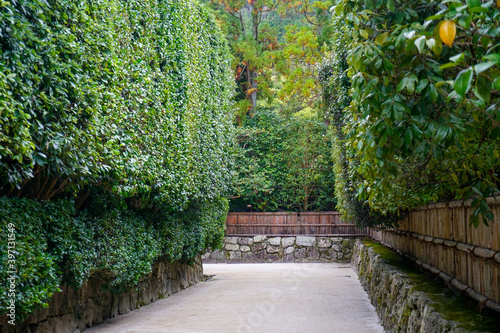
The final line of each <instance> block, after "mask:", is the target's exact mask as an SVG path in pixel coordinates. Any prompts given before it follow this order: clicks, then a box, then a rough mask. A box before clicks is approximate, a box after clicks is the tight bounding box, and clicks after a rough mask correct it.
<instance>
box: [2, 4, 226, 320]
mask: <svg viewBox="0 0 500 333" xmlns="http://www.w3.org/2000/svg"><path fill="white" fill-rule="evenodd" d="M230 63H231V57H230V55H229V52H228V48H227V45H226V41H225V37H224V36H223V35H222V34H221V32H220V29H219V27H218V25H217V23H216V21H215V19H214V17H213V15H212V13H211V12H210V11H209V10H207V9H206V8H205V7H204V6H203V5H200V4H199V3H198V2H196V1H188V0H127V1H126V0H92V1H90V0H89V1H75V0H12V1H1V0H0V228H1V231H0V262H1V263H2V272H1V273H0V287H1V290H0V303H1V306H0V313H5V305H6V303H5V302H6V300H7V288H6V287H7V283H8V282H7V280H6V278H7V276H6V274H7V273H6V272H7V269H6V267H3V265H7V261H6V260H7V259H8V252H7V245H6V241H7V239H8V235H9V234H10V231H9V225H10V223H12V225H14V226H15V228H14V229H15V230H13V231H15V236H16V251H17V252H16V255H15V256H16V265H17V268H18V276H17V283H18V287H19V290H18V291H19V292H18V293H17V294H16V305H17V311H16V313H17V315H18V318H19V316H21V317H22V316H25V315H26V314H29V313H30V312H32V311H33V310H34V309H35V308H36V307H38V306H41V305H44V304H46V301H47V300H48V299H49V298H50V297H51V295H52V294H53V293H54V292H56V291H57V290H58V288H59V285H60V284H61V283H66V284H71V285H73V286H75V287H78V286H80V285H81V284H82V283H83V282H84V281H85V280H86V279H88V278H89V277H90V276H93V275H99V277H100V278H103V279H105V280H107V281H108V282H109V283H108V284H109V287H110V288H114V289H121V288H123V287H126V286H130V285H133V284H135V283H136V282H137V281H138V280H139V279H140V277H141V276H143V275H144V274H147V273H149V272H150V271H151V268H152V264H153V262H154V261H155V260H156V259H157V258H158V257H161V256H164V257H166V258H168V259H169V260H171V261H175V260H181V261H184V262H192V261H193V260H194V258H195V256H196V255H197V254H199V253H200V252H201V251H203V249H205V248H206V247H208V246H210V247H213V248H216V247H218V246H220V245H221V240H222V237H223V231H224V230H223V227H224V222H225V215H226V213H227V210H228V204H227V202H226V200H225V199H221V198H222V195H223V193H224V192H225V191H226V190H227V189H228V186H229V184H230V181H231V179H230V178H231V168H232V164H233V162H232V157H231V153H230V151H231V149H232V148H231V147H232V145H233V127H232V124H231V120H230V117H229V108H230V106H231V100H232V96H233V92H234V82H233V78H232V75H231V70H230ZM10 229H12V228H10ZM11 231H12V230H11Z"/></svg>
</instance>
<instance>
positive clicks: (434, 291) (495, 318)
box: [363, 240, 500, 332]
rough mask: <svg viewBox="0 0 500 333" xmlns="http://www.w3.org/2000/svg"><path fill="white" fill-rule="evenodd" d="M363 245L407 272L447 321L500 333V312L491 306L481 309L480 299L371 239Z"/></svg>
mask: <svg viewBox="0 0 500 333" xmlns="http://www.w3.org/2000/svg"><path fill="white" fill-rule="evenodd" d="M363 244H364V245H366V246H368V247H370V248H372V249H373V250H374V252H375V253H377V254H378V255H380V257H381V258H382V259H383V260H384V261H386V262H387V263H388V264H389V265H392V266H394V267H396V268H397V269H398V270H400V271H402V272H404V273H405V274H406V275H407V276H408V277H409V278H410V279H411V280H412V282H413V284H414V290H417V291H423V292H425V293H426V295H427V296H428V297H429V298H430V299H431V300H432V302H433V304H432V306H433V308H434V309H436V311H437V312H439V313H440V314H441V315H442V317H443V318H444V319H446V320H451V321H454V322H457V323H458V324H459V326H460V327H461V328H463V329H466V330H470V331H477V332H498V331H499V330H500V315H499V314H498V313H496V312H494V311H491V310H489V309H483V310H481V311H480V310H479V309H478V307H477V302H476V301H474V300H472V299H471V298H469V297H467V296H466V295H460V294H456V293H455V292H454V291H452V290H451V289H450V288H448V287H447V286H446V284H445V283H444V281H443V280H442V279H441V278H439V277H436V276H435V275H433V274H432V273H430V272H428V271H423V270H421V269H419V268H418V267H417V266H416V265H415V264H414V263H413V262H412V261H410V260H407V259H405V258H403V257H401V256H399V255H398V254H397V253H396V252H394V251H392V250H390V249H388V248H387V247H385V246H383V245H381V244H380V243H376V242H373V241H370V240H364V241H363Z"/></svg>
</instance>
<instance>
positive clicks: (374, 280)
mask: <svg viewBox="0 0 500 333" xmlns="http://www.w3.org/2000/svg"><path fill="white" fill-rule="evenodd" d="M351 263H352V266H353V269H354V270H355V271H356V273H357V274H358V276H359V280H360V281H361V284H362V285H363V286H364V288H365V289H366V291H367V292H368V295H369V297H370V299H371V301H372V304H373V305H374V306H375V309H376V310H377V313H378V315H379V318H380V320H381V323H382V326H384V328H385V330H386V332H388V333H393V332H455V333H461V332H468V331H466V330H464V329H462V328H459V327H457V326H458V323H456V322H453V321H448V320H445V319H443V318H442V317H441V315H440V314H439V313H438V312H436V310H435V309H434V308H433V307H432V306H431V303H432V301H431V299H430V298H429V297H428V296H426V295H425V293H424V292H421V291H416V290H414V289H413V288H412V285H413V284H412V282H411V280H410V279H409V278H408V277H407V276H406V275H405V274H404V273H402V272H401V271H399V270H397V269H396V268H395V267H394V266H390V265H388V264H387V263H385V262H384V260H383V259H380V257H379V256H378V255H377V254H376V253H375V252H374V251H373V250H372V249H371V248H370V247H368V246H365V245H364V244H363V243H362V242H361V241H358V242H356V244H355V247H354V254H353V258H352V262H351Z"/></svg>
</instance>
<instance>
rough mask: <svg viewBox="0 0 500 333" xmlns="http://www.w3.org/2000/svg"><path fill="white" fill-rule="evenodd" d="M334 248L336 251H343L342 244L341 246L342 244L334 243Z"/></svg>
mask: <svg viewBox="0 0 500 333" xmlns="http://www.w3.org/2000/svg"><path fill="white" fill-rule="evenodd" d="M332 249H333V250H334V251H335V252H342V246H340V245H332Z"/></svg>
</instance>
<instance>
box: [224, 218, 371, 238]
mask: <svg viewBox="0 0 500 333" xmlns="http://www.w3.org/2000/svg"><path fill="white" fill-rule="evenodd" d="M226 235H227V236H253V235H268V236H287V235H308V236H336V237H345V236H351V237H354V236H366V235H368V229H366V228H365V229H361V228H357V227H355V226H354V224H347V223H344V222H342V221H341V220H340V213H339V212H307V213H289V212H277V213H239V212H237V213H228V216H227V220H226Z"/></svg>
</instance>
